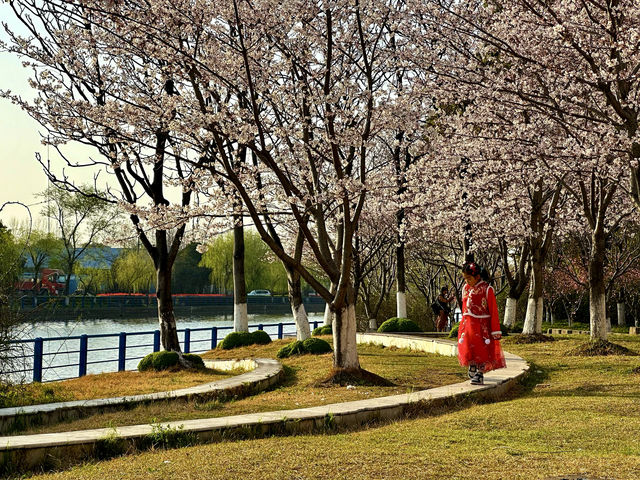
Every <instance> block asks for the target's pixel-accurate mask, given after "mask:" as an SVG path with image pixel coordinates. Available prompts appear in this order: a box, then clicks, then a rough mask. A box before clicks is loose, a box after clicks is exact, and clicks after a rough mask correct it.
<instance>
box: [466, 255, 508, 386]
mask: <svg viewBox="0 0 640 480" xmlns="http://www.w3.org/2000/svg"><path fill="white" fill-rule="evenodd" d="M462 276H463V277H464V280H465V285H464V286H463V287H462V305H461V308H462V320H461V321H460V326H459V327H458V360H459V361H460V365H463V366H468V367H469V378H470V379H471V384H472V385H483V384H484V374H485V373H486V372H488V371H490V370H495V369H497V368H504V367H505V366H506V362H505V359H504V354H503V353H502V347H501V346H500V338H501V337H502V332H501V331H500V319H499V318H498V304H497V303H496V295H495V292H494V290H493V287H492V286H491V285H489V283H488V277H489V276H488V274H487V272H486V270H484V269H483V268H481V267H480V266H479V265H478V264H476V263H465V264H464V265H463V266H462Z"/></svg>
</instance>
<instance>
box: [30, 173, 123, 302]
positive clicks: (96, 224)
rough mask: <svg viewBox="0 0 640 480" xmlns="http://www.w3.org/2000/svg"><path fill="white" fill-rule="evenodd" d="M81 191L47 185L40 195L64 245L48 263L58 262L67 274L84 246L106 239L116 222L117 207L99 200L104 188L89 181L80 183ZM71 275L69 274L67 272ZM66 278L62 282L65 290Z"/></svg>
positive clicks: (66, 288)
mask: <svg viewBox="0 0 640 480" xmlns="http://www.w3.org/2000/svg"><path fill="white" fill-rule="evenodd" d="M80 188H81V189H82V191H83V192H84V195H83V194H80V193H75V192H74V193H72V192H68V191H66V190H63V189H60V188H55V187H50V188H48V189H47V190H46V191H45V192H44V193H42V194H40V195H39V196H40V197H41V198H43V199H44V200H45V202H44V204H45V207H44V208H43V210H42V215H43V216H44V217H46V218H49V219H51V220H52V221H53V222H54V224H55V226H56V228H58V230H59V231H60V232H62V236H61V238H60V240H61V242H62V246H63V248H62V249H61V250H60V252H59V254H58V255H56V257H58V258H52V259H51V262H50V263H51V265H50V266H53V265H54V264H56V263H57V266H58V267H60V268H61V269H62V270H64V271H65V272H66V273H67V274H71V273H74V272H75V269H76V264H77V261H78V258H80V256H81V255H82V254H83V253H84V252H85V251H86V249H87V248H88V247H89V246H90V245H92V244H94V243H96V242H99V241H100V239H101V238H104V239H109V238H111V237H112V232H113V230H114V229H115V227H116V226H117V224H118V215H119V214H120V211H119V210H118V208H117V207H116V206H114V205H112V204H110V203H107V202H105V201H104V200H102V197H106V196H107V195H106V194H105V192H100V191H96V189H95V188H94V187H93V186H91V185H84V186H80ZM67 279H70V275H67ZM68 282H69V280H67V285H65V293H68V286H69V283H68Z"/></svg>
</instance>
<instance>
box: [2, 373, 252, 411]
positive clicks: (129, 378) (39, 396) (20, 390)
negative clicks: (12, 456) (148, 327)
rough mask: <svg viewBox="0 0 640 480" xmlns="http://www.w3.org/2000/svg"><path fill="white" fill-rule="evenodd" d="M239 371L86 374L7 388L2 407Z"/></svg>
mask: <svg viewBox="0 0 640 480" xmlns="http://www.w3.org/2000/svg"><path fill="white" fill-rule="evenodd" d="M239 373H242V372H241V371H233V372H221V371H217V370H212V369H204V370H179V369H174V370H165V371H162V372H151V371H149V372H117V373H100V374H97V375H86V376H84V377H80V378H74V379H71V380H64V381H61V382H50V383H34V384H27V385H16V386H11V387H6V388H5V389H4V390H3V394H4V396H3V399H4V400H5V402H4V403H5V404H4V405H3V406H5V407H19V406H24V405H35V404H41V403H52V402H65V401H71V400H89V399H94V398H110V397H122V396H126V397H128V396H131V395H139V394H143V393H155V392H164V391H168V390H177V389H180V388H188V387H193V386H195V385H200V384H203V383H209V382H214V381H216V380H220V379H222V378H227V377H229V376H231V375H238V374H239Z"/></svg>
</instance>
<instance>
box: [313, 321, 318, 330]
mask: <svg viewBox="0 0 640 480" xmlns="http://www.w3.org/2000/svg"><path fill="white" fill-rule="evenodd" d="M316 328H318V322H313V329H314V330H315V329H316Z"/></svg>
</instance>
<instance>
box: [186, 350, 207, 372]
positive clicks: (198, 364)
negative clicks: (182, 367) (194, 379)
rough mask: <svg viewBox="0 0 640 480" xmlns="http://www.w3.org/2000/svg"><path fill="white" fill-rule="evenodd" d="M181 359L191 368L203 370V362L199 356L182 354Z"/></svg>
mask: <svg viewBox="0 0 640 480" xmlns="http://www.w3.org/2000/svg"><path fill="white" fill-rule="evenodd" d="M182 357H183V358H184V359H185V360H186V361H188V362H190V363H191V365H193V368H197V369H198V370H199V369H201V368H205V366H204V360H202V357H201V356H200V355H196V354H194V353H183V354H182Z"/></svg>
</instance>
